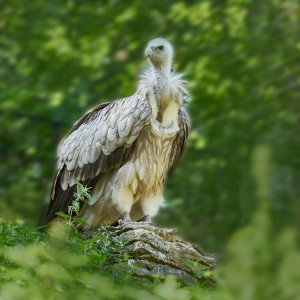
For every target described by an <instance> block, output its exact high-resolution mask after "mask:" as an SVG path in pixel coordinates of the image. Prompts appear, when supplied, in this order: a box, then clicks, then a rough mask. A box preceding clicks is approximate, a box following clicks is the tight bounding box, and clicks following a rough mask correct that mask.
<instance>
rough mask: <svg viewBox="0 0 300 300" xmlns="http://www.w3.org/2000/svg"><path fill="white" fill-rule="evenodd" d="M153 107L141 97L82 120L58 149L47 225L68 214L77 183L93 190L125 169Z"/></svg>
mask: <svg viewBox="0 0 300 300" xmlns="http://www.w3.org/2000/svg"><path fill="white" fill-rule="evenodd" d="M150 116H151V106H150V104H149V103H148V101H147V100H145V99H144V98H141V97H140V96H137V95H135V96H132V97H128V98H124V99H120V100H118V101H114V102H108V103H103V104H100V105H98V106H96V107H94V108H93V109H92V110H90V111H89V112H87V113H86V114H85V115H84V116H83V117H82V118H80V119H79V120H78V121H77V122H76V123H75V125H74V126H73V128H72V129H71V130H70V131H69V133H68V134H67V135H66V137H65V138H64V139H63V140H62V142H61V143H60V144H59V146H58V153H57V155H58V162H57V172H56V175H55V178H54V181H53V185H52V189H51V200H50V203H49V206H48V209H47V211H46V213H45V214H44V217H43V221H42V223H43V224H46V223H48V222H49V221H51V220H52V219H53V218H54V217H55V213H56V212H58V211H63V212H65V213H66V212H67V210H68V206H69V205H70V204H71V201H72V198H73V194H74V192H75V191H76V183H77V182H81V183H83V184H84V185H85V186H89V187H91V188H93V186H94V185H95V183H96V182H97V181H98V180H99V179H100V176H101V174H103V173H106V172H108V171H110V170H112V169H116V168H118V167H120V166H122V165H123V164H124V163H125V162H126V161H127V160H128V158H129V156H130V154H131V153H132V152H133V149H134V147H135V141H136V138H137V137H138V135H139V133H140V132H141V131H142V129H143V128H144V126H146V125H147V124H148V122H149V119H150Z"/></svg>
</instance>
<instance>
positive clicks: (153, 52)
mask: <svg viewBox="0 0 300 300" xmlns="http://www.w3.org/2000/svg"><path fill="white" fill-rule="evenodd" d="M145 56H146V57H147V58H148V59H149V61H150V63H151V64H152V65H153V66H154V67H156V68H160V67H170V68H171V65H172V58H173V47H172V45H171V44H170V43H169V42H168V41H167V40H165V39H162V38H157V39H154V40H151V41H150V42H149V43H148V45H147V47H146V50H145Z"/></svg>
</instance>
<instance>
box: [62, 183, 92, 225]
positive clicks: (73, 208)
mask: <svg viewBox="0 0 300 300" xmlns="http://www.w3.org/2000/svg"><path fill="white" fill-rule="evenodd" d="M73 198H74V199H73V201H72V204H71V205H69V206H68V214H66V213H64V212H62V211H60V212H57V213H56V215H58V216H59V217H61V218H63V219H65V220H67V221H68V222H67V223H68V225H69V226H70V227H74V228H76V227H75V226H74V224H75V223H79V224H81V225H87V222H86V221H85V220H84V219H82V218H79V217H76V216H77V215H78V214H79V211H80V207H81V204H82V202H86V203H91V201H92V197H91V195H90V187H87V186H84V185H83V184H81V183H80V182H77V185H76V192H75V193H74V196H73Z"/></svg>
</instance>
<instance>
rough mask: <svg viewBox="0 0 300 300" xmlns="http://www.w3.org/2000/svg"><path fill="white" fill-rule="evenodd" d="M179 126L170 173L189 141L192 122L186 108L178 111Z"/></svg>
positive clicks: (172, 153)
mask: <svg viewBox="0 0 300 300" xmlns="http://www.w3.org/2000/svg"><path fill="white" fill-rule="evenodd" d="M178 126H179V128H180V130H179V132H178V134H177V136H176V138H175V140H174V142H173V147H172V152H171V155H170V164H169V168H170V169H169V170H170V171H172V170H173V168H174V166H175V164H176V162H177V161H178V159H179V158H180V157H181V156H182V154H183V152H184V149H185V147H186V143H187V140H188V135H189V131H190V128H191V121H190V118H189V115H188V112H187V111H186V109H185V108H184V107H181V108H180V109H179V111H178Z"/></svg>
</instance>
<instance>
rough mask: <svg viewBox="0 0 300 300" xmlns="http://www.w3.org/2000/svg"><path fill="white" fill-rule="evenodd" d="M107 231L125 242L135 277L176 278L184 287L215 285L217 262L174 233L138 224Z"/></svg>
mask: <svg viewBox="0 0 300 300" xmlns="http://www.w3.org/2000/svg"><path fill="white" fill-rule="evenodd" d="M106 230H108V231H109V232H111V234H112V235H113V236H115V237H117V238H119V239H121V240H122V241H123V242H124V244H125V248H126V251H127V254H128V255H129V256H130V259H129V260H128V262H127V266H128V268H130V269H131V271H132V272H133V274H134V275H135V276H138V277H142V278H147V279H150V280H151V279H153V278H156V277H159V276H162V277H163V276H166V275H174V276H176V277H177V279H178V280H180V281H181V282H183V283H184V284H198V283H204V284H207V285H213V284H214V280H213V278H212V277H211V273H212V272H211V270H212V269H213V268H214V267H215V264H216V260H215V258H214V257H213V256H211V255H207V254H206V253H204V251H203V250H202V249H201V248H200V247H199V246H197V245H194V244H192V243H190V242H187V241H184V240H183V239H182V238H180V237H179V236H177V235H176V230H175V229H168V228H159V227H155V226H153V225H150V224H145V223H138V222H137V223H130V224H123V225H119V226H116V227H114V226H110V227H108V228H106Z"/></svg>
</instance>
